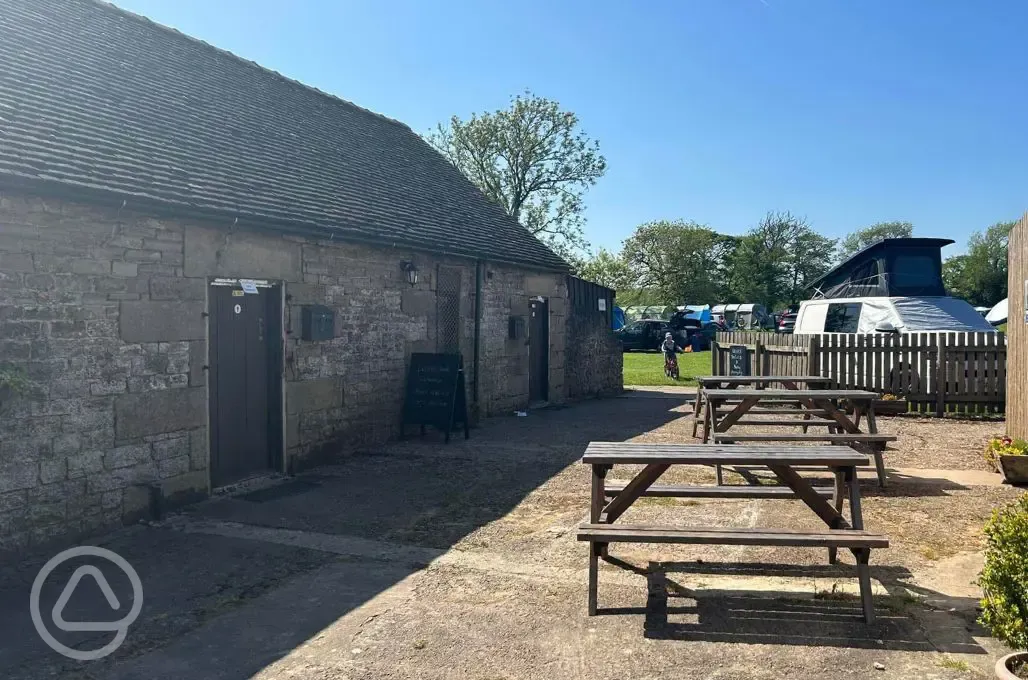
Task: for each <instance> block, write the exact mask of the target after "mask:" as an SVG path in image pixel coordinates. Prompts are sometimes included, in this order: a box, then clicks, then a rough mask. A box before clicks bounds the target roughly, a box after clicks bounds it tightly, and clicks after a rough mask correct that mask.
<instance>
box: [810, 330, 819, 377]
mask: <svg viewBox="0 0 1028 680" xmlns="http://www.w3.org/2000/svg"><path fill="white" fill-rule="evenodd" d="M807 338H808V340H807V375H811V376H814V375H821V356H820V354H821V351H820V350H821V343H820V342H819V340H820V336H817V335H809V336H807Z"/></svg>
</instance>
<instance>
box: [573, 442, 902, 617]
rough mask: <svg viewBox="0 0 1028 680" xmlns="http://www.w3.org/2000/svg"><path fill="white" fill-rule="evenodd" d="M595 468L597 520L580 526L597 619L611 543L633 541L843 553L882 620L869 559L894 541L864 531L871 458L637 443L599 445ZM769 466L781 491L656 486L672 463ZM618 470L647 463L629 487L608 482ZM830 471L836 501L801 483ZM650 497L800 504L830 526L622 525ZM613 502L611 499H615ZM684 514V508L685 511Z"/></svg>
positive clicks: (838, 451)
mask: <svg viewBox="0 0 1028 680" xmlns="http://www.w3.org/2000/svg"><path fill="white" fill-rule="evenodd" d="M582 462H583V463H585V464H586V465H590V466H591V467H592V497H591V502H590V507H589V521H588V522H585V523H583V524H582V525H581V526H579V528H578V533H577V538H578V540H580V541H587V542H588V543H589V596H588V597H589V605H588V606H589V615H590V616H593V615H595V614H596V613H597V600H598V592H597V591H598V581H599V559H600V558H601V557H603V558H607V550H608V545H609V544H610V543H615V542H627V543H680V544H702V545H711V544H716V545H761V546H766V545H771V546H800V547H812V548H828V558H829V561H830V562H833V563H834V562H835V560H836V557H837V551H838V549H839V548H845V549H849V550H850V551H852V553H853V555H854V557H855V558H856V563H857V566H856V571H857V578H858V580H859V582H860V599H861V603H862V605H863V610H864V619H865V621H867V622H868V623H872V622H873V621H874V605H873V602H872V594H871V576H870V567H869V560H870V556H871V549H872V548H886V547H888V545H889V539H888V538H887V537H886V536H883V535H880V534H874V533H870V532H867V531H864V521H863V516H862V514H861V506H860V486H859V484H858V483H857V474H856V467H857V466H858V465H862V464H866V463H867V457H866V456H864V455H862V454H860V453H858V452H856V451H854V450H852V449H850V448H848V447H840V446H740V445H734V446H719V445H711V444H706V445H703V444H700V445H697V444H688V445H680V444H636V443H625V442H592V443H590V444H589V446H588V448H587V449H586V451H585V455H584V456H582ZM725 464H734V465H761V466H767V467H769V468H770V469H771V470H772V471H773V472H774V473H775V476H776V477H778V479H779V480H780V481H781V482H782V485H781V486H757V485H754V486H749V485H722V484H718V485H705V486H655V485H654V483H655V482H656V481H657V480H658V479H659V478H660V476H661V475H662V474H664V472H665V471H666V470H667V469H668V468H670V467H671V466H672V465H706V466H709V465H725ZM615 465H643V466H644V467H643V469H642V470H641V471H640V472H639V473H637V474H636V475H635V476H634V477H633V478H632V479H631V480H630V481H628V482H627V483H623V484H610V485H608V484H607V483H606V476H607V473H608V471H609V470H610V469H611V468H612V467H613V466H615ZM811 465H817V466H824V467H827V468H828V469H830V470H832V471H833V472H834V474H835V485H834V488H833V489H832V490H831V499H829V498H826V497H825V492H824V491H825V490H822V489H815V488H814V487H813V486H811V484H810V482H809V480H808V479H806V478H804V477H801V476H800V475H799V474H798V473H797V472H796V468H797V467H809V466H811ZM847 492H848V496H849V503H850V519H849V520H847V519H846V518H845V517H844V516H843V514H842V506H843V498H844V496H846V495H847ZM643 496H671V497H679V498H690V497H692V498H768V499H774V498H799V499H800V500H802V501H803V503H804V504H805V505H806V506H807V507H808V508H810V510H811V511H813V512H814V514H815V515H817V516H818V517H819V518H820V519H821V520H822V521H823V522H824V523H825V525H826V526H827V528H826V529H823V530H820V531H798V530H794V529H783V528H749V527H746V528H740V527H710V526H708V527H679V526H674V527H669V526H651V525H632V524H621V523H616V521H617V520H618V518H620V517H621V516H622V515H623V514H624V513H625V511H626V510H628V509H629V508H630V507H632V504H634V503H635V501H637V500H638V499H639V498H641V497H643ZM608 498H609V500H608ZM683 509H684V508H683Z"/></svg>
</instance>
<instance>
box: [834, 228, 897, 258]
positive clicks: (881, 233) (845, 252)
mask: <svg viewBox="0 0 1028 680" xmlns="http://www.w3.org/2000/svg"><path fill="white" fill-rule="evenodd" d="M913 234H914V225H913V224H911V223H910V222H878V223H877V224H872V225H871V226H870V227H865V228H863V229H857V230H856V231H855V232H853V233H852V234H849V235H848V236H847V237H846V238H844V239H843V240H842V244H841V245H840V246H839V251H840V252H839V254H840V255H841V256H842V257H843V258H847V257H849V256H850V255H852V254H853V253H855V252H857V251H858V250H860V249H861V248H866V247H867V246H869V245H871V244H872V243H877V242H878V241H881V240H883V239H887V238H910V237H911V236H913Z"/></svg>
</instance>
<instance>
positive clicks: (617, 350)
mask: <svg viewBox="0 0 1028 680" xmlns="http://www.w3.org/2000/svg"><path fill="white" fill-rule="evenodd" d="M566 361H567V396H568V399H585V398H589V397H607V396H611V395H615V394H620V393H621V392H622V391H623V390H624V384H625V381H624V355H623V354H622V351H621V343H620V342H618V341H617V339H616V338H615V337H614V333H613V331H612V330H611V328H610V320H609V319H608V317H607V314H605V313H603V312H599V311H586V312H581V311H573V312H572V313H571V314H570V315H569V316H568V319H567V359H566Z"/></svg>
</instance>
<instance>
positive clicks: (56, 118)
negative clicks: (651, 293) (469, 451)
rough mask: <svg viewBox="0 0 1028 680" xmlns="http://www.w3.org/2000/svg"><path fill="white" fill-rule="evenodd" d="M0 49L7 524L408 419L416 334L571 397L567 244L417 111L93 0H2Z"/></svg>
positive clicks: (2, 439) (101, 504)
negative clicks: (399, 112) (294, 74)
mask: <svg viewBox="0 0 1028 680" xmlns="http://www.w3.org/2000/svg"><path fill="white" fill-rule="evenodd" d="M0 62H2V63H3V64H4V69H3V73H2V75H0V123H2V124H0V366H4V367H7V368H8V369H10V368H12V367H13V368H14V369H15V370H16V371H17V372H19V373H20V374H22V375H23V376H24V377H26V378H27V381H28V387H27V389H25V390H23V391H22V392H20V393H17V394H13V395H9V396H7V398H6V399H5V400H4V401H3V403H2V404H0V550H3V549H19V548H23V547H25V546H26V545H33V544H39V543H45V542H47V541H49V540H51V539H54V538H57V537H59V536H61V537H73V536H76V535H81V534H83V533H88V532H90V531H93V530H97V529H100V528H103V527H107V526H111V525H114V524H117V523H120V522H122V521H130V520H132V519H135V518H137V517H139V516H141V515H144V514H146V512H147V509H148V507H149V504H150V503H151V502H152V501H153V499H154V497H155V494H156V495H157V497H158V498H161V499H162V502H163V504H164V506H165V507H170V506H173V505H175V504H178V503H182V502H189V501H191V500H194V499H199V498H203V497H205V496H206V495H207V494H209V493H210V491H211V489H212V488H214V487H217V486H221V485H224V484H229V483H232V482H234V481H236V480H239V479H242V478H246V477H247V476H250V475H254V474H260V473H262V472H266V471H280V472H291V471H295V470H298V469H301V468H303V467H304V466H309V465H312V464H316V463H318V462H322V461H324V460H328V459H330V458H332V457H334V456H337V455H340V454H341V453H344V452H346V451H348V450H352V449H354V448H358V447H361V446H367V445H370V444H374V443H377V442H382V441H385V440H388V439H390V438H394V437H396V436H397V434H398V432H399V421H400V411H401V404H402V400H403V386H404V378H405V365H406V362H407V361H408V359H409V356H410V354H411V353H412V352H417V351H426V352H460V353H461V354H462V356H463V359H464V366H465V372H466V375H467V378H468V385H467V389H468V401H469V403H470V405H471V409H472V411H473V412H474V414H475V415H476V416H485V415H494V414H504V413H509V412H511V411H513V410H515V409H521V408H525V407H527V406H528V405H529V404H530V402H533V401H548V402H561V401H563V400H564V399H566V398H567V397H568V392H569V388H568V384H567V383H568V382H569V381H568V380H566V375H567V368H566V366H565V346H566V343H567V341H568V333H572V342H575V341H576V337H577V336H575V335H574V333H575V332H576V331H574V329H572V325H571V324H568V323H567V319H568V315H569V305H568V285H569V280H571V279H570V278H569V277H568V276H567V265H566V264H565V262H563V261H562V260H561V259H560V258H559V257H557V256H556V255H554V254H553V253H552V252H551V251H550V250H549V249H547V248H546V247H545V246H544V245H543V244H541V243H540V242H539V241H538V240H536V239H535V238H534V237H532V236H531V235H530V234H529V233H528V232H527V231H526V230H525V229H524V228H522V227H521V226H520V225H519V224H517V223H516V222H515V221H514V220H512V219H510V218H509V217H507V215H506V214H505V213H504V212H503V211H502V210H501V209H500V208H499V207H497V206H495V205H493V204H492V203H490V202H489V201H487V200H486V199H485V197H484V196H483V195H482V194H481V193H480V192H478V191H477V189H476V188H475V187H474V186H473V185H471V184H470V183H469V182H468V181H467V180H466V179H465V178H464V177H463V176H462V175H461V174H460V173H459V172H458V171H457V170H456V169H455V168H453V167H452V166H451V165H450V164H448V163H447V162H446V161H445V160H444V159H443V158H442V157H441V156H440V155H439V154H437V153H436V152H435V151H434V150H433V149H431V148H430V147H429V146H428V145H427V144H426V143H425V142H424V141H423V140H422V139H421V138H420V137H419V136H418V135H417V134H415V133H414V132H412V131H411V130H410V129H409V128H408V127H406V126H404V125H403V124H401V123H398V122H396V121H394V120H390V119H388V118H385V117H383V116H380V115H377V114H374V113H372V112H370V111H367V110H364V109H362V108H360V107H358V106H355V105H353V104H351V103H349V102H346V101H342V100H340V99H337V98H334V97H331V96H328V95H326V94H324V93H321V92H319V91H317V90H315V89H313V88H309V87H306V86H304V85H302V84H300V83H297V82H295V81H292V80H289V79H287V78H285V77H282V76H280V75H278V74H276V73H273V72H271V71H268V70H265V69H263V68H261V67H259V66H257V65H256V64H253V63H251V62H248V61H245V60H243V59H240V58H237V57H235V56H233V55H231V54H229V53H226V52H223V51H221V50H218V49H216V48H214V47H211V46H210V45H207V44H206V43H203V42H200V41H197V40H194V39H192V38H189V37H187V36H185V35H182V34H180V33H178V32H176V31H173V30H170V29H168V28H165V27H162V26H159V25H157V24H154V23H152V22H150V21H148V20H146V19H144V18H142V17H139V16H136V15H133V14H130V13H128V12H125V11H122V10H119V9H117V8H115V7H113V6H111V5H108V4H105V3H101V2H96V1H94V0H62V1H61V2H52V3H40V2H35V1H31V0H0ZM612 302H613V300H612V298H611V300H610V303H612ZM601 306H602V305H601ZM583 314H584V315H585V317H588V318H587V319H586V320H585V321H582V322H581V323H578V324H576V325H575V327H576V328H581V329H583V330H582V333H583V334H584V335H586V336H588V345H589V347H591V348H592V350H591V353H590V355H591V356H593V357H595V359H596V362H597V363H596V366H597V369H596V370H597V374H596V376H593V377H592V378H590V380H589V381H583V380H581V379H577V378H573V379H572V380H571V381H570V382H573V383H574V385H576V387H575V388H574V389H572V390H571V391H572V392H574V396H576V397H577V396H585V395H587V394H602V393H609V392H612V391H617V390H619V389H620V386H621V376H620V352H619V351H618V350H617V348H616V345H614V343H612V342H610V341H609V338H605V336H604V329H603V324H602V322H597V320H596V315H595V314H590V313H588V310H587V312H584V313H583ZM608 328H609V326H608ZM590 355H583V356H580V357H578V358H577V359H576V360H575V371H576V372H577V374H580V375H586V374H590V373H591V372H592V371H593V367H592V366H591V365H590V358H589V356H590ZM587 383H588V384H587Z"/></svg>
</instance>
